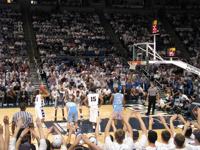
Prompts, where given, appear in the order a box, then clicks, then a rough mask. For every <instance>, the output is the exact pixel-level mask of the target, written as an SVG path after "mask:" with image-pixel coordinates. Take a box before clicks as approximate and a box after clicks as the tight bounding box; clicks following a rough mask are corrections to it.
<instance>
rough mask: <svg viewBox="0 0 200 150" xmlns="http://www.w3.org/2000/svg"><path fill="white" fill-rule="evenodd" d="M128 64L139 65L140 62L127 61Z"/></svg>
mask: <svg viewBox="0 0 200 150" xmlns="http://www.w3.org/2000/svg"><path fill="white" fill-rule="evenodd" d="M128 63H130V64H138V65H141V61H128Z"/></svg>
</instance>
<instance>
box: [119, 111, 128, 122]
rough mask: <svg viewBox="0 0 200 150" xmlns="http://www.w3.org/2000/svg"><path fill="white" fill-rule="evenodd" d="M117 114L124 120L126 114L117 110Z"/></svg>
mask: <svg viewBox="0 0 200 150" xmlns="http://www.w3.org/2000/svg"><path fill="white" fill-rule="evenodd" d="M119 115H120V117H121V119H122V120H126V116H125V115H124V114H123V113H122V112H119Z"/></svg>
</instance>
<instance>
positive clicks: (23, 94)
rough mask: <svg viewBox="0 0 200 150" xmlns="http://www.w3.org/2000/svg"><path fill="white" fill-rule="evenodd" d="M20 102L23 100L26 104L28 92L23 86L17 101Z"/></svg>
mask: <svg viewBox="0 0 200 150" xmlns="http://www.w3.org/2000/svg"><path fill="white" fill-rule="evenodd" d="M22 102H25V103H26V104H28V93H27V91H26V90H25V88H23V89H22V91H21V92H20V96H19V103H22Z"/></svg>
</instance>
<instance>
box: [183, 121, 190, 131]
mask: <svg viewBox="0 0 200 150" xmlns="http://www.w3.org/2000/svg"><path fill="white" fill-rule="evenodd" d="M189 126H190V121H187V122H186V123H185V125H184V129H187V128H188V127H189Z"/></svg>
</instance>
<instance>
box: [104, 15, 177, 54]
mask: <svg viewBox="0 0 200 150" xmlns="http://www.w3.org/2000/svg"><path fill="white" fill-rule="evenodd" d="M104 16H105V18H106V20H107V22H108V23H109V24H110V26H111V27H112V29H113V31H114V32H115V34H116V35H117V37H118V38H119V40H120V41H121V43H122V45H123V46H124V48H125V49H126V51H127V52H128V54H130V55H132V50H133V49H132V48H133V44H134V43H143V42H149V43H152V42H153V37H152V34H151V32H152V29H151V21H152V20H154V16H153V15H152V14H149V15H143V16H142V15H138V14H131V13H130V14H122V13H105V14H104ZM158 29H159V34H160V35H159V36H156V38H157V40H156V49H157V51H158V53H159V54H160V55H161V56H166V55H167V54H166V50H167V48H169V47H173V46H174V43H173V39H172V38H171V37H170V35H169V34H168V33H166V31H165V29H164V27H163V25H162V23H161V22H160V21H158ZM144 48H145V47H144ZM141 53H144V54H145V52H141ZM178 55H179V53H178ZM144 56H145V55H144Z"/></svg>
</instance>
